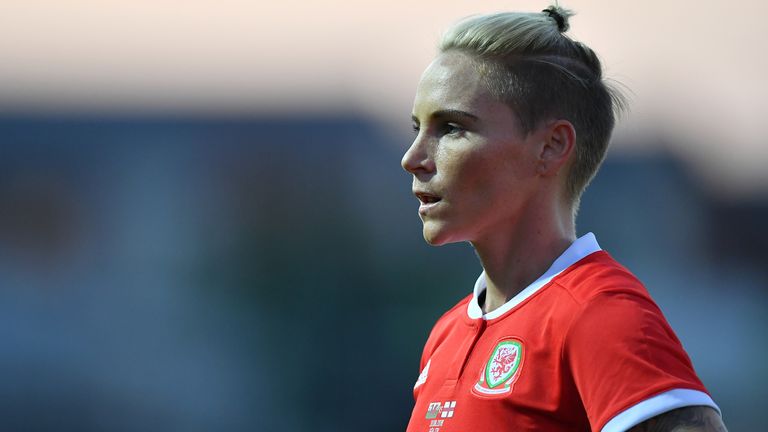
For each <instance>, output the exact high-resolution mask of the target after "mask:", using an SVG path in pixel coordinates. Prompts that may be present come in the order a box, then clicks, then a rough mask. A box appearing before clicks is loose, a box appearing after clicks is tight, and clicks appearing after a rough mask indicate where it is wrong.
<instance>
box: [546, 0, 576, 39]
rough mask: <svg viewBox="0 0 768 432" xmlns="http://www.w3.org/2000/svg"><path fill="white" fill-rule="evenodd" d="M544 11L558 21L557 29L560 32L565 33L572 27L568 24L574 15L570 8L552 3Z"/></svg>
mask: <svg viewBox="0 0 768 432" xmlns="http://www.w3.org/2000/svg"><path fill="white" fill-rule="evenodd" d="M542 12H544V13H545V14H547V15H548V16H549V17H550V18H552V19H553V20H555V22H556V23H557V31H559V32H560V33H565V32H567V31H568V29H569V28H570V27H571V26H570V25H569V24H568V18H570V17H571V16H572V15H573V12H571V11H569V10H568V9H564V8H561V7H560V6H557V5H552V6H550V7H548V8H546V9H544V10H543V11H542Z"/></svg>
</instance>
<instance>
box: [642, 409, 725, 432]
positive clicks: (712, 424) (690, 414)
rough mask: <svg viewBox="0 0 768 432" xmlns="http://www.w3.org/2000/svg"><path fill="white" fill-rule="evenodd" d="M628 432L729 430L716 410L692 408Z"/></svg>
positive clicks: (664, 416) (649, 421)
mask: <svg viewBox="0 0 768 432" xmlns="http://www.w3.org/2000/svg"><path fill="white" fill-rule="evenodd" d="M628 432H728V430H727V429H726V428H725V425H724V424H723V421H722V420H721V419H720V416H719V415H718V414H717V412H716V411H715V410H714V409H712V408H710V407H706V406H690V407H685V408H678V409H676V410H672V411H669V412H666V413H664V414H659V415H657V416H656V417H654V418H652V419H648V420H646V421H644V422H642V423H640V424H639V425H637V426H635V427H633V428H632V429H630V430H629V431H628Z"/></svg>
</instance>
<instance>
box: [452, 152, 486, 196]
mask: <svg viewBox="0 0 768 432" xmlns="http://www.w3.org/2000/svg"><path fill="white" fill-rule="evenodd" d="M447 156H448V155H447ZM498 168H499V167H498V166H497V164H495V163H494V161H493V160H489V159H488V158H487V157H486V156H485V155H482V154H480V153H479V152H472V153H455V154H451V155H450V157H447V158H446V163H445V166H444V170H443V173H442V175H443V180H444V181H445V184H446V186H448V188H447V190H446V193H448V194H450V197H449V198H453V199H461V201H462V202H468V203H471V202H476V201H479V200H482V199H483V198H484V197H487V196H489V195H492V191H493V190H494V189H496V188H497V186H498V185H497V184H496V183H497V182H496V179H497V176H498V174H499V173H498V172H497V171H498Z"/></svg>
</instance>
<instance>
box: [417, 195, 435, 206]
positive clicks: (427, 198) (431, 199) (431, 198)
mask: <svg viewBox="0 0 768 432" xmlns="http://www.w3.org/2000/svg"><path fill="white" fill-rule="evenodd" d="M416 198H418V199H419V201H421V203H422V204H434V203H436V202H438V201H440V197H438V196H436V195H430V194H427V193H423V192H418V193H416Z"/></svg>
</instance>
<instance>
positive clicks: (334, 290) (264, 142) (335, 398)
mask: <svg viewBox="0 0 768 432" xmlns="http://www.w3.org/2000/svg"><path fill="white" fill-rule="evenodd" d="M565 5H566V6H568V7H571V8H573V9H575V10H576V11H577V13H578V14H577V15H576V17H574V18H573V19H572V22H571V23H572V28H573V30H572V33H571V34H572V36H574V37H575V38H576V39H580V40H584V41H585V42H587V43H588V44H589V45H591V46H592V47H593V48H594V49H595V50H596V51H597V52H598V53H600V54H601V56H602V58H603V60H604V63H605V65H606V68H607V75H608V76H609V77H612V78H614V79H616V80H617V81H619V82H621V83H622V84H623V85H624V86H626V87H627V88H629V89H630V90H631V92H630V99H631V101H632V111H631V112H630V113H628V114H627V115H626V116H625V119H624V120H623V123H622V125H621V127H620V129H619V130H618V131H617V133H616V136H615V139H614V144H613V147H612V149H611V151H610V153H609V156H608V159H607V161H606V163H605V165H604V167H603V170H602V171H601V173H600V175H599V176H598V177H597V179H596V180H595V182H594V183H593V185H592V187H591V189H590V191H589V192H588V193H587V195H586V196H585V198H584V200H583V204H582V210H581V214H580V217H579V224H578V227H579V233H585V232H588V231H594V232H595V233H596V234H597V236H598V239H599V241H600V242H601V244H602V246H603V247H604V248H605V249H606V250H608V251H609V252H611V253H612V254H613V255H614V256H616V257H617V258H618V259H619V260H621V261H622V262H623V263H624V264H625V265H627V266H628V267H630V268H631V269H632V270H633V271H634V272H635V273H636V274H637V275H638V276H640V278H641V279H642V280H644V281H645V282H646V284H647V286H648V288H649V290H650V291H651V292H652V294H653V295H654V297H655V298H656V300H657V301H658V303H659V304H660V306H661V307H662V309H663V310H664V312H665V313H666V315H667V317H668V319H669V321H670V322H671V324H672V326H673V327H674V328H675V329H676V331H677V332H678V335H679V336H680V338H681V340H682V341H683V344H684V345H685V347H686V349H687V350H688V352H689V354H690V355H691V357H692V358H693V360H694V364H695V365H696V367H697V370H698V372H699V374H700V375H701V377H702V379H703V380H704V382H705V384H706V385H707V386H708V388H709V389H710V391H711V392H712V394H713V396H714V398H715V400H716V401H717V402H718V403H719V404H720V406H721V408H722V409H723V411H724V413H725V419H726V423H727V424H728V426H729V428H730V429H731V430H734V431H736V430H757V429H759V428H760V426H761V425H762V412H761V411H760V410H761V408H762V406H763V405H764V401H765V400H766V398H767V397H768V390H767V389H766V384H767V383H768V367H766V366H765V362H764V361H763V359H764V358H765V356H766V344H765V342H764V337H765V336H760V335H761V334H763V332H764V331H765V330H766V323H767V321H768V314H766V312H768V289H766V288H767V284H766V282H767V281H768V271H767V270H766V262H768V260H767V258H768V252H767V251H768V230H766V228H765V221H766V220H768V170H766V168H765V166H766V163H768V145H766V144H768V143H766V138H765V134H764V133H763V131H762V127H763V123H764V119H763V117H764V116H765V114H766V113H768V109H767V106H766V105H767V104H768V102H766V101H768V83H767V82H766V81H765V78H764V77H765V76H766V74H767V73H768V55H766V54H765V52H764V50H757V49H755V48H754V46H755V45H756V44H759V41H762V40H765V39H766V37H768V30H766V27H765V26H764V25H763V22H762V20H763V19H764V17H765V16H766V15H768V6H766V4H765V3H758V2H756V1H752V2H750V1H748V2H747V3H746V4H744V3H741V4H739V6H738V10H737V9H736V8H734V6H733V5H732V4H728V3H726V2H716V3H708V4H707V5H706V6H705V5H703V4H702V3H700V2H691V1H684V2H674V4H670V3H669V2H662V1H659V0H653V1H647V2H634V3H630V2H611V3H605V2H597V1H594V0H592V1H587V0H581V1H579V0H573V1H570V2H568V3H566V4H565ZM545 6H546V3H544V2H533V1H521V2H501V1H487V2H483V5H482V6H478V5H477V4H476V2H469V1H448V2H446V1H436V0H429V1H423V2H420V3H418V4H411V3H408V2H405V1H394V2H389V3H386V4H381V3H367V2H350V1H340V0H335V1H326V2H309V1H296V0H288V1H283V2H280V3H279V4H275V5H267V4H261V3H259V2H256V3H254V2H247V1H235V0H223V1H217V2H213V1H193V2H182V1H179V0H159V1H152V2H150V1H144V0H142V1H133V2H125V1H121V2H118V1H101V2H94V1H86V0H72V1H68V2H53V1H44V0H32V1H30V0H26V1H20V0H4V1H3V2H2V4H0V383H1V384H0V419H2V420H0V429H1V430H24V431H54V430H56V431H60V430H78V431H104V430H110V431H165V430H186V431H215V430H228V431H253V430H259V431H306V430H312V431H346V430H361V429H363V430H369V431H392V430H403V429H404V427H405V424H406V422H407V418H408V416H409V414H410V409H411V404H412V398H411V388H412V385H413V382H414V380H415V379H416V376H417V375H418V371H417V368H418V359H419V356H420V352H421V347H422V344H423V342H424V341H425V339H426V337H427V333H428V331H429V329H430V327H431V325H432V323H433V322H434V320H435V319H436V318H437V317H439V315H440V314H442V312H443V311H444V310H445V309H446V308H448V307H450V306H451V305H453V304H454V303H455V302H456V301H457V300H458V299H459V298H461V297H462V296H464V295H465V294H466V293H467V292H469V290H470V289H471V286H472V284H473V282H474V279H475V277H476V275H477V273H478V272H479V265H478V264H477V262H476V260H475V258H474V256H473V254H472V251H471V250H470V248H469V247H468V246H466V245H451V246H446V247H443V248H437V249H436V248H431V247H429V246H427V245H425V244H424V243H423V241H422V239H421V230H420V222H419V220H418V216H417V213H416V208H417V203H416V200H415V199H414V198H412V196H411V195H410V179H409V177H408V176H407V175H406V174H405V173H404V172H402V171H401V169H400V167H399V160H400V157H401V155H402V152H403V151H404V150H405V148H406V146H407V145H408V144H409V142H410V139H411V136H410V120H409V116H410V104H411V98H412V93H413V90H414V88H415V85H416V82H417V80H418V77H419V74H420V72H421V70H422V69H423V68H424V67H425V66H426V64H427V63H428V62H429V61H430V59H431V57H432V55H433V53H434V45H435V43H436V40H437V37H438V36H439V34H440V31H441V30H442V29H444V28H445V27H446V26H447V25H449V24H450V23H451V22H452V21H454V20H455V19H457V18H459V17H462V16H465V15H468V14H471V13H479V12H490V11H497V10H505V9H510V8H511V9H519V10H540V9H542V8H544V7H545ZM761 340H762V341H763V342H760V341H761Z"/></svg>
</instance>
